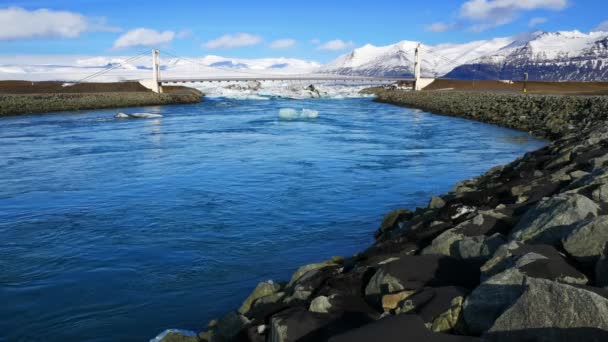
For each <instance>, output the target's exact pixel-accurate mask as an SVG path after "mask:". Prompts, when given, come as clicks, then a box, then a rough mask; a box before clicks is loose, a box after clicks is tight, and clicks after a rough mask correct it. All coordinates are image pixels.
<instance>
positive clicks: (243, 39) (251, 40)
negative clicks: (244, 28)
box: [203, 33, 262, 49]
mask: <svg viewBox="0 0 608 342" xmlns="http://www.w3.org/2000/svg"><path fill="white" fill-rule="evenodd" d="M261 42H262V38H261V37H260V36H256V35H254V34H249V33H236V34H225V35H223V36H221V37H218V38H215V39H212V40H210V41H208V42H206V43H205V44H203V47H206V48H208V49H231V48H236V47H242V46H252V45H258V44H259V43H261Z"/></svg>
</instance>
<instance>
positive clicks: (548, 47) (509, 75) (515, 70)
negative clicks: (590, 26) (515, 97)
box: [446, 31, 608, 81]
mask: <svg viewBox="0 0 608 342" xmlns="http://www.w3.org/2000/svg"><path fill="white" fill-rule="evenodd" d="M526 72H527V73H528V74H529V77H530V79H532V80H577V81H592V80H606V79H608V33H607V32H591V33H588V34H585V33H581V32H578V31H570V32H551V33H549V32H539V33H536V34H534V35H532V36H531V37H530V39H528V40H526V41H521V42H517V44H511V45H509V46H506V47H504V48H502V49H500V50H498V51H496V52H494V53H492V54H489V55H487V56H484V57H481V58H479V59H477V60H474V61H471V62H468V63H464V64H463V65H460V66H458V67H457V68H455V69H454V70H452V71H451V72H449V73H448V74H447V75H446V77H450V78H476V79H521V78H522V77H523V76H522V75H523V74H524V73H526Z"/></svg>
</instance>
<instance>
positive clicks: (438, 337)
mask: <svg viewBox="0 0 608 342" xmlns="http://www.w3.org/2000/svg"><path fill="white" fill-rule="evenodd" d="M329 341H330V342H369V341H382V342H404V341H424V342H473V341H479V339H478V338H475V337H468V336H455V335H448V334H440V333H434V332H432V331H431V330H429V329H428V328H427V327H426V326H425V325H424V322H423V321H422V320H421V319H420V317H418V316H416V315H397V316H387V317H385V318H382V319H380V320H378V321H376V322H373V323H370V324H367V325H364V326H362V327H360V328H358V329H354V330H351V331H348V332H346V333H344V334H341V335H338V336H335V337H333V338H331V339H330V340H329Z"/></svg>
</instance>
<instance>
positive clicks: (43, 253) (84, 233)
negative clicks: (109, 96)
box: [0, 99, 543, 341]
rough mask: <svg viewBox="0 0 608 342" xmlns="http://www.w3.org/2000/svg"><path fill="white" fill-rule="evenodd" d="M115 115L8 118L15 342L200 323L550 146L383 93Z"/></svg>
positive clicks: (5, 316) (1, 198) (0, 125)
mask: <svg viewBox="0 0 608 342" xmlns="http://www.w3.org/2000/svg"><path fill="white" fill-rule="evenodd" d="M281 108H293V109H296V110H298V111H299V110H301V109H303V108H305V109H311V110H315V111H318V113H319V116H318V117H316V118H314V115H312V116H313V117H309V118H300V119H294V120H282V119H280V117H279V110H280V109H281ZM117 111H118V110H95V111H86V112H79V113H59V114H52V115H50V114H49V115H28V116H18V117H5V118H0V170H2V177H1V178H0V237H1V240H0V303H2V304H1V305H0V340H7V341H30V340H32V341H34V340H35V341H38V340H44V341H119V340H120V341H141V340H146V339H149V338H151V337H153V336H155V335H156V334H157V333H159V332H160V331H162V330H164V329H165V328H185V329H192V330H199V329H202V328H204V327H205V326H206V324H207V321H208V320H209V319H211V318H215V317H217V316H219V315H221V314H222V313H225V312H226V311H227V310H229V309H232V308H236V307H238V306H239V305H240V303H241V301H242V300H243V299H244V298H245V297H246V296H247V294H248V292H249V291H250V290H251V289H252V288H253V287H254V286H255V285H256V284H257V283H258V282H259V281H262V280H267V279H288V277H289V276H290V274H291V272H293V271H294V270H295V269H296V268H297V266H298V265H301V264H305V263H310V262H316V261H320V260H324V259H327V258H329V257H331V256H334V255H351V254H353V253H355V252H357V251H360V250H361V249H363V248H364V247H366V246H368V245H369V244H370V243H371V242H372V233H373V231H374V230H375V229H376V228H377V227H378V225H379V223H380V220H381V218H382V216H383V215H384V214H385V213H386V212H387V211H389V210H391V209H395V208H398V207H406V208H414V207H416V206H424V205H426V203H427V201H428V199H429V197H430V196H432V195H435V194H440V193H442V192H445V191H447V190H449V189H450V188H451V187H452V186H453V185H454V183H456V182H457V181H459V180H462V179H465V178H468V177H472V176H476V175H478V174H481V173H482V172H484V171H485V170H487V169H489V168H491V167H492V166H494V165H497V164H502V163H506V162H509V161H511V160H513V159H515V158H517V157H518V156H520V155H522V154H523V153H524V152H526V151H530V150H533V149H536V148H538V147H540V146H542V145H543V142H542V141H539V140H536V139H534V138H532V137H530V136H528V135H526V134H524V133H520V132H516V131H512V130H508V129H503V128H498V127H494V126H490V125H486V124H482V123H477V122H473V121H467V120H462V119H456V118H448V117H442V116H436V115H431V114H427V113H423V112H420V111H416V110H411V109H406V108H400V107H395V106H390V105H385V104H378V103H374V102H372V101H371V100H370V99H348V100H297V101H293V100H270V101H246V100H227V99H209V100H207V101H206V102H204V103H202V104H200V105H187V106H186V105H185V106H166V107H151V108H144V109H141V108H139V109H123V110H121V111H126V112H141V111H146V112H152V113H160V114H162V115H164V117H163V118H161V119H115V118H114V117H113V115H114V114H115V113H116V112H117ZM284 112H285V111H284ZM307 113H311V112H310V111H308V112H307Z"/></svg>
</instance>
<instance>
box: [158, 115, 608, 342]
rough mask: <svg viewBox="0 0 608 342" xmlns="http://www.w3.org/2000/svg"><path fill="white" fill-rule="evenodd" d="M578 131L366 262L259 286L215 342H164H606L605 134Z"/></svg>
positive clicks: (213, 334)
mask: <svg viewBox="0 0 608 342" xmlns="http://www.w3.org/2000/svg"><path fill="white" fill-rule="evenodd" d="M600 114H601V113H597V114H594V115H597V116H598V117H599V115H600ZM505 115H513V114H505ZM520 115H528V114H527V113H526V112H525V111H521V112H518V113H517V116H520ZM528 117H530V116H529V115H528ZM545 118H546V120H551V119H552V118H549V117H548V116H546V117H545ZM505 120H508V119H505ZM539 120H540V119H539ZM572 124H573V125H574V124H575V123H572ZM580 125H581V126H579V127H581V128H580V129H577V130H572V129H571V128H569V127H568V128H565V129H564V130H563V132H562V133H561V134H563V136H562V137H560V138H557V139H555V140H554V141H553V142H552V143H551V144H550V145H548V146H546V147H544V148H542V149H540V150H537V151H535V152H530V153H527V154H525V155H524V156H522V157H521V158H519V159H518V160H515V161H514V162H512V163H510V164H508V165H504V166H500V167H496V168H494V169H492V170H490V171H488V172H487V173H486V174H484V175H482V176H480V177H478V178H475V179H471V180H466V181H463V182H460V183H458V184H457V185H456V186H455V187H454V188H453V190H452V191H450V192H448V193H447V194H444V195H442V196H437V197H433V198H431V199H430V201H429V203H428V206H426V207H425V208H417V209H415V210H409V209H400V210H395V211H393V212H391V213H389V214H387V215H386V217H385V218H384V220H383V222H382V224H381V226H380V228H379V229H378V230H377V231H376V233H375V239H376V241H375V243H374V244H373V245H372V246H370V247H369V248H368V249H367V250H365V251H363V252H361V253H359V254H356V255H354V256H352V257H346V258H341V257H336V258H332V259H331V260H327V261H323V262H320V263H316V264H311V265H307V266H303V267H301V268H300V269H298V270H297V272H296V273H295V274H294V275H293V276H292V278H291V280H289V282H276V283H275V282H271V281H268V282H263V283H260V284H259V285H258V286H257V287H256V288H255V290H254V291H253V292H252V293H251V294H250V295H249V297H247V299H246V300H245V301H244V303H243V304H242V306H241V307H240V308H239V309H238V310H235V311H232V312H230V313H228V314H226V315H225V316H224V317H222V318H220V319H219V320H217V321H212V322H211V323H210V324H209V326H208V328H207V330H206V331H204V332H201V333H199V334H198V335H193V336H186V335H182V334H179V333H169V334H166V335H165V336H164V338H163V339H162V340H163V341H260V342H261V341H272V342H287V341H332V342H345V341H349V342H353V341H355V342H356V341H388V342H391V341H442V342H443V341H446V342H451V341H455V342H456V341H606V340H608V127H607V126H606V124H605V123H604V122H603V121H599V120H598V121H596V122H595V123H593V122H584V120H583V123H582V124H580ZM583 125H584V126H585V128H583ZM534 127H538V129H541V130H542V127H541V125H540V124H539V125H536V124H534ZM570 131H572V132H570ZM547 132H553V131H552V130H547ZM565 132H570V133H565ZM556 134H557V133H556Z"/></svg>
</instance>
